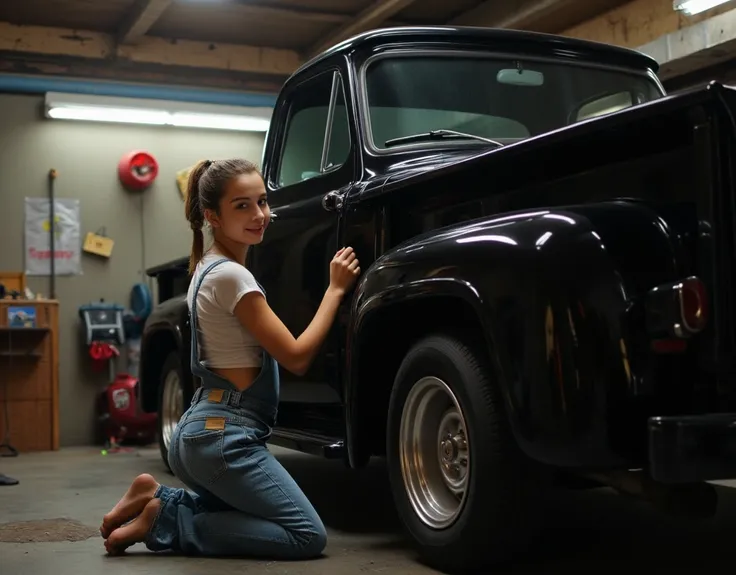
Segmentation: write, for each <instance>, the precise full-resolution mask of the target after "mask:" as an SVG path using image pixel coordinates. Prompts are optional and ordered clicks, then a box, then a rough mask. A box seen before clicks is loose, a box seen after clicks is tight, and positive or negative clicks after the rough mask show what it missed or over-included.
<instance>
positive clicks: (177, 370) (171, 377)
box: [158, 351, 191, 473]
mask: <svg viewBox="0 0 736 575" xmlns="http://www.w3.org/2000/svg"><path fill="white" fill-rule="evenodd" d="M160 378H161V379H160V381H159V386H158V448H159V451H160V452H161V459H162V460H163V462H164V465H166V469H167V470H168V471H169V473H173V472H172V471H171V467H170V466H169V440H170V437H171V431H172V430H173V428H172V427H171V424H172V423H173V419H175V418H174V417H173V411H175V410H176V409H178V407H179V406H177V408H175V409H174V410H172V409H170V407H173V406H172V404H171V399H172V396H173V394H174V393H178V394H180V395H179V396H178V397H179V398H180V401H181V403H180V408H181V411H180V413H179V418H181V416H182V414H183V413H184V411H185V410H186V408H187V407H188V406H189V402H190V401H191V392H190V391H189V389H188V386H187V385H186V383H185V379H184V373H183V371H182V369H181V359H180V357H179V354H178V353H177V352H175V351H172V352H171V353H169V355H168V356H166V360H165V361H164V364H163V366H162V367H161V376H160ZM169 393H171V395H168V394H169ZM176 401H177V402H178V401H179V400H178V399H177V400H176ZM179 418H176V421H177V422H178V420H179Z"/></svg>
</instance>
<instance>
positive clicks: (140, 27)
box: [117, 0, 172, 44]
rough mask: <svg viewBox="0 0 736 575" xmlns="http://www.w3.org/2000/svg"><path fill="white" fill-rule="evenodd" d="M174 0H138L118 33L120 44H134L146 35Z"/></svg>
mask: <svg viewBox="0 0 736 575" xmlns="http://www.w3.org/2000/svg"><path fill="white" fill-rule="evenodd" d="M171 3H172V0H137V1H136V3H135V4H134V5H133V7H132V8H131V10H130V12H129V13H128V14H127V15H126V16H125V18H124V20H123V22H122V24H121V25H120V29H119V30H118V33H117V41H118V43H119V44H134V43H135V42H138V41H139V40H140V39H141V38H143V37H144V36H145V35H146V32H148V31H149V30H150V29H151V26H153V25H154V24H155V23H156V20H158V19H159V18H160V17H161V14H163V13H164V12H165V11H166V9H167V8H168V7H169V6H171Z"/></svg>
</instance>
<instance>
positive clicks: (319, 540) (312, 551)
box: [295, 521, 327, 559]
mask: <svg viewBox="0 0 736 575" xmlns="http://www.w3.org/2000/svg"><path fill="white" fill-rule="evenodd" d="M295 538H296V540H297V542H298V546H299V555H300V556H301V557H302V558H304V559H311V558H313V557H319V556H320V555H322V553H323V552H324V550H325V547H327V531H326V530H325V526H324V525H323V524H322V522H321V521H316V522H314V523H313V524H312V525H310V526H309V528H308V529H305V530H303V531H301V532H300V533H299V534H298V535H297V536H296V537H295Z"/></svg>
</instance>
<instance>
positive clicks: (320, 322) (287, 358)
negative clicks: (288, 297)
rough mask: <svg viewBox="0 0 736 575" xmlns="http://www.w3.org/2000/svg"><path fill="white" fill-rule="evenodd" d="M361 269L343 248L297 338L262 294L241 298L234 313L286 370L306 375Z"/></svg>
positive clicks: (351, 252)
mask: <svg viewBox="0 0 736 575" xmlns="http://www.w3.org/2000/svg"><path fill="white" fill-rule="evenodd" d="M359 274H360V267H359V262H358V259H357V257H356V256H355V253H354V252H353V248H343V249H341V250H340V251H339V252H337V254H335V257H334V258H333V259H332V262H330V285H329V287H328V288H327V291H326V292H325V295H324V297H323V298H322V303H321V304H320V306H319V309H318V310H317V313H316V314H315V315H314V318H313V319H312V321H311V322H310V324H309V325H308V326H307V329H305V330H304V332H303V333H302V334H301V335H300V336H299V337H298V338H294V336H293V335H292V334H291V332H290V331H289V330H288V328H287V327H286V326H285V325H284V323H283V322H282V321H281V320H280V319H279V318H278V316H277V315H276V314H275V313H274V312H273V310H272V309H271V306H269V305H268V302H267V301H266V298H264V297H263V294H261V293H260V292H251V293H248V294H246V295H244V296H243V297H242V298H240V301H239V302H238V303H237V304H236V305H235V309H234V310H233V313H234V314H235V317H237V318H238V321H240V323H241V325H243V326H244V327H245V328H246V329H247V330H248V331H249V332H250V333H252V334H253V336H254V337H255V338H256V339H257V340H258V342H259V343H260V344H261V345H262V346H263V348H264V349H265V350H266V351H267V352H268V353H269V354H270V355H271V356H273V357H274V359H276V361H278V362H279V363H280V364H281V365H283V366H284V367H285V368H286V369H288V370H289V371H290V372H292V373H294V374H296V375H304V374H305V373H306V372H307V370H308V369H309V366H310V365H311V364H312V361H313V360H314V357H315V355H317V351H318V350H319V348H320V347H321V345H322V344H323V343H324V341H325V339H326V338H327V334H328V333H329V331H330V327H332V324H333V322H334V321H335V317H336V316H337V311H338V309H339V308H340V302H341V301H342V298H343V296H344V295H345V293H346V292H347V291H348V289H350V287H351V286H352V285H353V284H354V283H355V280H356V279H357V277H358V275H359Z"/></svg>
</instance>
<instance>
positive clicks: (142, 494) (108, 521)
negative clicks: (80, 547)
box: [100, 473, 158, 539]
mask: <svg viewBox="0 0 736 575" xmlns="http://www.w3.org/2000/svg"><path fill="white" fill-rule="evenodd" d="M156 489H158V483H157V482H156V480H155V479H154V478H153V476H151V475H149V474H148V473H144V474H142V475H139V476H138V477H136V478H135V479H134V480H133V483H131V484H130V487H129V488H128V491H127V492H126V493H125V495H123V497H122V498H121V499H120V501H118V502H117V504H116V505H115V507H113V508H112V511H110V512H109V513H108V514H107V515H105V516H104V517H103V518H102V526H101V527H100V533H101V534H102V537H104V538H105V539H107V538H108V537H109V536H110V534H111V533H112V532H113V531H114V530H115V529H117V528H118V527H120V526H121V525H123V524H125V523H127V522H128V521H130V520H131V519H133V518H134V517H135V516H137V515H138V514H139V513H140V512H141V511H143V509H144V508H145V506H146V505H147V504H148V502H149V501H151V499H153V494H154V493H156Z"/></svg>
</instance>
